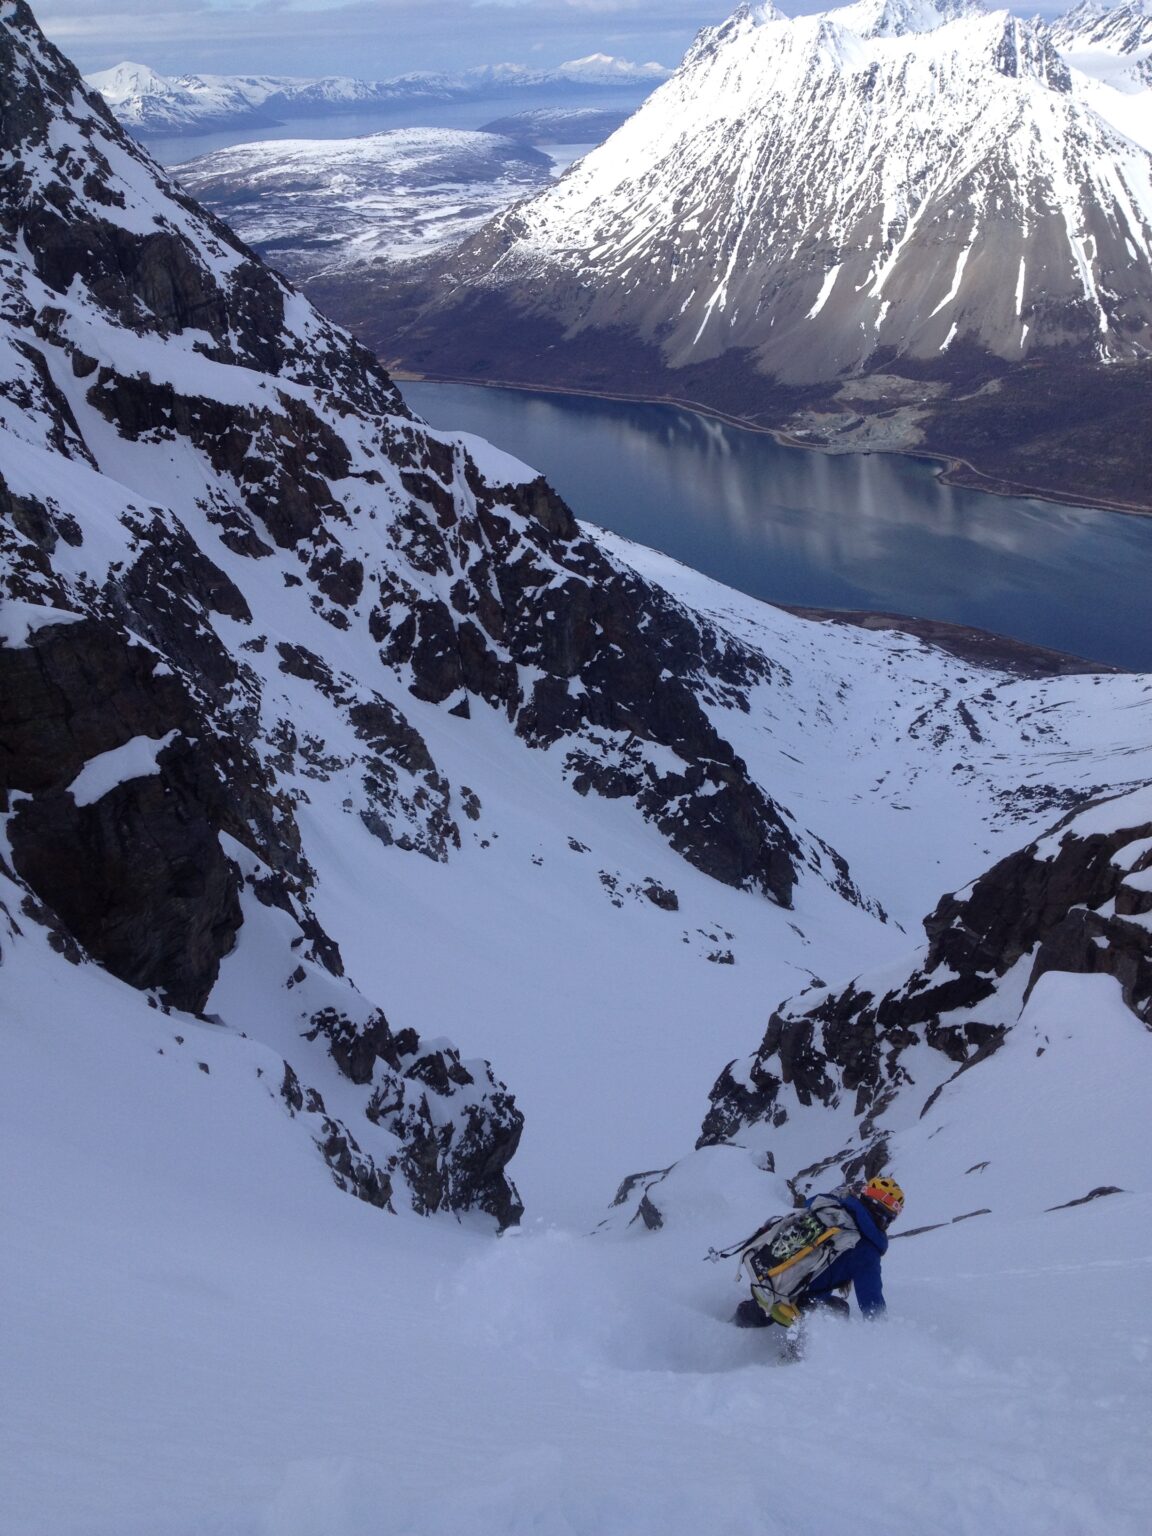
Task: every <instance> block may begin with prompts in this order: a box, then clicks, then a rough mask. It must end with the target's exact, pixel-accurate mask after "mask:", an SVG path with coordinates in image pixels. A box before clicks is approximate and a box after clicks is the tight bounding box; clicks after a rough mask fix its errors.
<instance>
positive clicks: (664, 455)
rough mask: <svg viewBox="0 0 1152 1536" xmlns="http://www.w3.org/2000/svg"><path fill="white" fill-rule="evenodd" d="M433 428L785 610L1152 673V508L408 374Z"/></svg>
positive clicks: (682, 415) (666, 416) (569, 398)
mask: <svg viewBox="0 0 1152 1536" xmlns="http://www.w3.org/2000/svg"><path fill="white" fill-rule="evenodd" d="M401 387H402V388H403V391H404V394H405V396H406V397H407V399H408V400H409V401H410V402H411V405H412V408H413V409H414V410H415V411H418V412H419V413H420V415H422V416H423V417H424V418H425V419H426V420H427V421H429V422H430V423H431V424H432V425H433V426H436V427H441V428H454V429H460V430H463V431H468V432H478V433H480V434H481V435H482V436H483V437H486V438H488V439H489V440H490V441H491V442H494V443H496V444H497V445H498V446H499V447H501V448H504V449H507V451H508V452H510V453H514V454H516V455H517V457H518V458H521V459H524V460H525V461H526V462H527V463H529V464H531V465H533V466H534V467H536V468H538V469H540V470H542V471H543V472H544V474H546V475H547V477H548V479H549V480H550V481H551V482H552V484H553V485H554V486H555V487H556V489H557V490H558V491H559V492H560V494H561V495H562V496H563V497H564V499H565V500H566V501H567V502H568V504H569V505H570V506H571V507H572V509H573V511H574V512H575V513H576V515H577V516H578V517H580V518H583V519H585V520H586V521H588V522H592V523H598V524H600V525H601V526H602V527H605V528H611V529H612V530H613V531H614V532H616V533H622V534H624V535H626V536H627V537H628V538H630V539H635V540H637V541H638V542H639V543H641V544H647V545H650V546H652V547H653V548H656V549H660V550H663V551H664V552H665V553H666V554H669V555H672V556H674V557H675V558H676V559H677V560H680V561H682V562H683V563H684V564H685V565H690V566H693V567H695V569H697V570H700V571H704V572H706V573H707V574H708V575H709V576H714V577H716V578H717V579H718V580H720V581H723V582H726V583H727V584H728V585H729V586H733V587H737V588H739V590H740V591H742V592H747V593H750V594H751V595H752V596H753V597H759V598H764V599H766V600H767V601H769V602H779V603H797V604H810V605H812V606H815V607H821V608H858V609H878V610H882V611H886V612H894V613H905V614H912V615H915V616H916V617H919V618H931V619H944V620H948V621H950V622H952V623H957V624H972V625H976V626H978V627H979V628H981V629H988V630H992V631H993V632H994V633H996V634H1002V635H1011V636H1013V637H1014V638H1016V639H1018V640H1025V641H1029V642H1030V643H1032V644H1036V645H1046V646H1051V647H1053V648H1054V649H1056V650H1061V651H1068V652H1070V653H1072V654H1073V655H1077V656H1085V657H1088V658H1090V659H1091V660H1093V661H1102V662H1110V663H1112V664H1114V665H1117V666H1122V667H1131V668H1135V669H1138V670H1141V671H1145V670H1152V518H1145V517H1135V516H1131V515H1125V514H1123V513H1116V512H1097V511H1091V510H1087V509H1080V508H1077V507H1060V506H1055V505H1053V504H1051V503H1048V502H1040V501H1032V500H1027V499H1024V498H1016V497H1004V496H990V495H986V494H982V493H981V492H979V491H970V490H963V489H959V488H956V487H953V486H948V485H944V484H942V483H941V481H940V479H939V477H938V467H937V466H935V465H933V464H932V463H930V462H928V461H926V460H916V459H909V458H904V457H901V456H899V455H895V454H846V455H840V456H832V455H829V454H823V453H816V452H812V451H811V450H806V449H803V448H786V447H782V446H781V445H780V444H779V443H777V442H775V441H774V440H773V439H772V438H771V437H768V436H767V435H766V434H764V433H759V432H748V431H743V430H741V429H740V428H738V427H732V426H729V425H727V424H726V423H724V422H719V421H714V420H711V419H709V418H708V417H704V416H698V415H694V414H693V413H692V412H690V411H683V410H677V409H676V408H674V407H671V406H658V405H638V404H630V403H621V402H617V401H606V400H593V399H587V398H584V397H581V396H577V395H538V394H532V393H529V392H527V391H521V390H503V389H480V388H473V387H469V386H465V385H458V384H423V383H421V384H404V385H402V386H401Z"/></svg>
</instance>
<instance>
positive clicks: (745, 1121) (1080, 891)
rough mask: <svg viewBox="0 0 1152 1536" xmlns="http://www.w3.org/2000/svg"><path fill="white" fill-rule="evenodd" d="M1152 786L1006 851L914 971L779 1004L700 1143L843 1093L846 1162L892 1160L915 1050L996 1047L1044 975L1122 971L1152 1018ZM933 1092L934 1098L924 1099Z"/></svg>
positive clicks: (1131, 995)
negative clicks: (847, 1117)
mask: <svg viewBox="0 0 1152 1536" xmlns="http://www.w3.org/2000/svg"><path fill="white" fill-rule="evenodd" d="M1150 913H1152V795H1150V794H1149V792H1148V791H1138V792H1136V793H1135V794H1129V795H1124V796H1120V797H1118V798H1116V799H1114V800H1111V801H1103V802H1098V803H1096V804H1094V805H1091V806H1089V807H1088V808H1087V809H1082V810H1080V811H1077V812H1075V813H1073V814H1071V815H1069V816H1067V817H1065V818H1064V819H1063V820H1062V821H1060V822H1059V823H1057V825H1056V827H1055V828H1054V829H1053V830H1052V831H1051V832H1050V833H1049V834H1048V835H1047V836H1045V837H1043V838H1040V839H1038V840H1037V841H1036V842H1034V843H1030V844H1029V845H1028V846H1027V847H1026V848H1023V849H1020V850H1019V851H1018V852H1016V853H1013V854H1010V855H1009V856H1008V857H1007V858H1005V859H1002V860H1001V861H1000V862H999V863H998V864H996V865H995V866H993V868H992V869H990V870H989V871H988V872H987V873H986V874H984V875H982V876H981V877H980V879H978V880H977V881H975V882H974V884H973V885H971V886H970V887H968V889H967V890H964V891H961V892H959V893H957V894H955V895H950V896H945V897H944V898H943V900H942V901H941V902H940V903H939V905H938V906H937V908H936V910H935V911H934V912H933V913H932V914H931V915H930V916H929V917H927V918H926V919H925V922H924V928H925V933H926V935H927V939H928V943H927V946H926V948H925V949H924V950H923V951H922V953H921V956H920V958H919V961H918V963H917V965H916V966H915V968H914V969H913V970H912V972H911V974H910V975H909V976H908V977H907V978H906V979H905V980H904V981H903V982H901V983H900V984H899V985H898V986H895V987H892V986H890V985H889V986H886V987H884V988H883V989H881V987H879V986H876V985H875V984H870V982H869V978H868V977H867V976H863V977H858V978H856V979H855V980H854V981H852V982H851V983H849V985H848V986H847V987H845V988H844V989H843V990H841V991H839V992H830V991H828V990H827V989H821V991H822V993H823V995H822V996H821V997H820V998H819V1000H818V1001H815V1000H812V999H811V998H809V1000H808V1002H807V1003H806V1002H805V994H803V993H802V994H801V995H800V997H798V998H796V999H793V1000H792V1001H791V1002H790V1003H788V1004H785V1005H783V1006H782V1007H781V1008H779V1009H777V1010H776V1011H775V1012H774V1013H773V1014H772V1017H771V1019H770V1020H769V1024H768V1029H767V1031H766V1033H765V1035H764V1039H763V1041H762V1042H761V1045H760V1048H759V1050H758V1051H757V1053H756V1055H755V1056H753V1057H752V1058H750V1059H749V1060H747V1061H743V1062H730V1063H729V1065H728V1066H727V1067H726V1068H725V1069H724V1071H723V1072H722V1073H721V1075H720V1077H719V1079H718V1080H717V1082H716V1084H715V1086H714V1087H713V1089H712V1093H711V1108H710V1110H709V1112H708V1115H707V1117H706V1119H705V1121H704V1125H703V1128H702V1133H701V1136H700V1139H699V1142H698V1145H699V1146H709V1145H713V1144H716V1143H719V1142H724V1141H730V1140H733V1139H739V1138H740V1136H741V1134H742V1133H743V1132H744V1131H745V1130H746V1129H747V1128H749V1127H751V1126H753V1125H761V1126H764V1127H776V1128H779V1127H780V1126H782V1125H783V1124H784V1123H785V1122H786V1121H787V1120H788V1118H789V1117H790V1115H794V1114H795V1113H796V1112H797V1110H798V1109H801V1108H810V1107H812V1106H814V1105H822V1106H825V1107H829V1108H836V1107H838V1106H840V1105H849V1106H850V1107H851V1114H852V1116H853V1118H854V1119H855V1121H856V1122H857V1130H856V1135H855V1137H854V1142H855V1147H856V1149H855V1150H854V1151H853V1152H852V1153H851V1156H849V1155H848V1154H847V1153H844V1152H838V1153H837V1154H836V1155H835V1157H833V1158H831V1159H830V1161H833V1162H834V1161H838V1160H841V1159H846V1160H843V1161H842V1166H843V1168H844V1171H845V1173H846V1174H849V1173H852V1174H854V1173H857V1172H859V1171H860V1170H861V1169H864V1171H866V1172H872V1171H874V1170H875V1169H876V1168H879V1167H880V1166H882V1165H883V1160H884V1158H883V1141H884V1138H883V1134H882V1133H881V1132H880V1131H879V1130H878V1122H879V1121H880V1118H881V1116H882V1114H883V1111H884V1110H886V1109H887V1108H888V1106H889V1105H890V1104H891V1103H892V1100H893V1098H894V1097H895V1095H896V1093H897V1092H898V1091H899V1090H900V1088H901V1086H902V1085H903V1084H904V1083H905V1082H906V1081H908V1080H909V1079H908V1074H907V1072H906V1071H905V1068H904V1066H903V1064H902V1058H903V1057H904V1055H905V1053H906V1052H907V1051H909V1050H910V1049H912V1048H914V1047H920V1046H924V1045H926V1046H928V1047H929V1048H930V1049H932V1050H934V1051H938V1052H940V1053H941V1054H942V1055H943V1056H944V1057H945V1058H947V1060H948V1061H951V1062H954V1063H955V1064H956V1070H957V1071H967V1070H969V1069H970V1068H972V1067H973V1066H975V1065H977V1064H978V1063H979V1062H981V1061H983V1060H985V1059H986V1058H987V1057H988V1056H990V1055H992V1054H993V1053H994V1052H995V1051H996V1049H997V1047H998V1046H999V1045H1000V1044H1001V1043H1002V1041H1003V1040H1004V1038H1005V1036H1006V1034H1007V1032H1008V1031H1009V1030H1010V1029H1011V1028H1012V1026H1013V1024H1014V1022H1015V1020H1016V1018H1017V1017H1018V1015H1019V1013H1020V1009H1021V1006H1022V1004H1023V1003H1024V1002H1026V1001H1027V999H1028V997H1029V995H1030V993H1031V991H1032V989H1033V987H1034V986H1035V985H1036V982H1037V981H1038V980H1039V978H1040V977H1041V976H1043V975H1045V974H1046V973H1048V972H1050V971H1068V972H1076V973H1098V974H1105V975H1110V976H1113V977H1115V978H1116V980H1117V981H1118V982H1119V984H1120V986H1121V989H1122V992H1123V996H1124V1000H1125V1002H1126V1003H1127V1004H1128V1006H1129V1008H1131V1009H1132V1011H1133V1013H1135V1014H1136V1016H1137V1017H1138V1018H1139V1019H1141V1020H1142V1021H1143V1022H1144V1023H1145V1024H1146V1025H1148V1026H1149V1027H1152V923H1150V922H1149V921H1148V916H1149V914H1150ZM925 1107H926V1106H925Z"/></svg>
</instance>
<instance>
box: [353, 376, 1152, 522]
mask: <svg viewBox="0 0 1152 1536" xmlns="http://www.w3.org/2000/svg"><path fill="white" fill-rule="evenodd" d="M381 361H382V362H383V364H384V367H385V368H386V369H387V370H388V374H389V376H390V378H392V380H393V381H394V382H395V383H398V384H400V383H410V384H461V385H464V386H466V387H469V388H473V389H506V390H517V391H519V392H520V393H522V394H537V395H574V396H577V397H579V398H582V399H586V400H610V401H614V402H616V403H617V404H621V405H666V406H672V407H674V408H675V409H677V410H682V411H690V412H691V413H692V414H693V415H694V416H703V417H705V418H707V419H709V420H712V421H721V422H724V423H725V425H727V426H730V427H736V428H737V429H738V430H739V431H741V432H757V433H761V434H763V435H765V436H768V437H771V438H773V439H774V440H775V441H776V442H777V443H779V444H780V445H781V447H784V448H803V449H806V450H807V451H808V452H810V453H823V454H827V455H829V456H830V457H833V458H840V457H843V456H845V455H848V454H870V453H886V454H894V455H896V456H897V457H899V458H905V459H924V460H927V461H929V462H931V463H933V464H938V465H941V466H942V468H941V469H940V470H939V471H938V474H939V478H940V480H941V482H942V483H943V484H944V485H955V486H957V487H958V488H959V489H962V490H969V491H978V492H979V493H980V494H981V495H985V496H1002V497H1013V498H1017V499H1019V498H1024V499H1027V500H1029V501H1043V502H1047V503H1048V504H1049V505H1051V506H1058V507H1070V508H1073V509H1074V510H1076V511H1080V512H1109V513H1118V514H1120V515H1122V516H1125V517H1152V507H1147V506H1143V505H1141V504H1138V503H1136V502H1123V501H1109V500H1108V499H1107V498H1105V497H1101V498H1099V499H1098V500H1096V501H1085V500H1084V499H1083V498H1076V497H1072V496H1061V495H1060V493H1059V492H1058V491H1052V490H1037V489H1036V488H1035V487H1033V486H1029V485H1024V484H1020V483H1017V482H1014V481H1010V480H996V479H993V478H992V477H991V476H987V475H985V474H984V473H983V472H982V471H981V470H979V469H977V468H976V466H975V465H974V464H973V463H971V461H970V460H968V459H962V458H959V457H957V456H956V455H954V454H946V453H937V452H934V451H933V450H932V449H929V448H884V447H879V446H877V447H874V448H836V447H833V446H831V445H830V444H828V443H813V442H809V441H806V440H805V439H804V438H800V437H795V436H793V435H792V434H791V433H789V432H787V431H785V430H784V429H783V428H782V427H768V426H764V425H763V424H762V423H759V422H755V421H751V420H749V418H748V417H746V416H733V415H732V414H731V413H730V412H728V411H721V410H719V409H717V408H716V407H714V406H709V405H702V404H701V403H700V402H699V401H696V400H682V399H679V398H677V397H676V396H673V395H636V394H622V393H615V392H610V391H608V390H603V389H582V388H580V387H579V386H577V385H562V384H534V383H533V384H528V383H515V382H513V381H511V380H509V379H478V378H470V377H465V376H463V375H460V374H446V373H417V372H415V371H414V370H413V369H411V368H404V367H401V366H395V367H394V366H393V365H392V364H391V363H390V362H389V361H388V360H387V359H386V358H382V359H381ZM959 470H966V471H967V472H968V474H969V475H971V476H973V477H975V482H977V483H974V482H973V480H968V479H963V478H960V479H957V478H956V472H957V471H959Z"/></svg>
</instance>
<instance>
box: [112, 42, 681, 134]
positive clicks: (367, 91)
mask: <svg viewBox="0 0 1152 1536" xmlns="http://www.w3.org/2000/svg"><path fill="white" fill-rule="evenodd" d="M670 73H671V71H670V70H668V69H665V68H664V66H663V65H661V64H654V63H649V64H634V63H632V62H630V61H629V60H627V59H617V58H613V57H611V56H610V55H608V54H604V53H593V54H589V55H588V57H587V58H583V59H570V60H568V61H567V62H566V63H563V64H560V65H557V67H556V68H555V69H550V70H532V69H527V68H524V67H523V66H522V65H519V64H496V65H488V66H485V67H483V68H479V69H470V70H465V71H464V72H462V73H460V74H442V73H425V72H420V73H416V74H407V75H397V76H394V77H393V78H391V79H388V80H358V79H352V78H348V77H346V76H341V75H330V76H326V77H324V78H323V79H300V78H296V77H294V76H286V75H200V74H189V75H178V76H169V75H160V74H157V73H156V71H155V70H153V69H150V68H149V67H148V66H147V65H146V64H132V63H128V62H125V63H122V64H117V65H116V66H115V67H114V68H112V69H106V70H101V71H99V72H98V73H96V74H93V75H89V76H88V77H87V83H88V84H89V85H91V86H93V87H95V89H96V90H98V91H99V92H100V94H101V95H102V96H103V97H104V100H105V101H106V102H107V103H108V105H109V106H110V107H111V108H112V110H113V112H114V113H115V114H116V116H117V118H119V120H120V122H121V123H122V124H123V125H124V127H126V128H128V129H129V130H130V131H131V132H132V133H135V134H140V135H145V136H147V135H149V134H155V135H160V134H164V135H172V134H182V133H188V134H195V133H205V132H208V131H213V132H215V131H219V130H223V129H229V128H237V129H248V128H259V127H262V126H268V127H272V126H275V125H276V124H277V123H278V122H279V121H280V119H281V118H283V117H328V116H332V115H335V114H339V113H342V112H363V111H371V110H373V109H377V108H378V109H380V110H387V109H389V108H394V107H404V106H409V105H412V104H414V103H415V104H419V103H420V102H428V103H429V104H432V103H443V102H453V101H468V100H483V99H485V98H486V97H489V96H497V95H499V96H506V95H509V94H516V93H518V92H520V91H523V92H524V93H525V94H526V95H527V94H532V93H539V92H542V91H547V92H548V93H549V94H551V95H556V96H567V95H579V94H580V93H582V92H586V91H594V92H597V93H603V92H605V91H607V92H612V91H619V90H627V91H631V92H635V91H636V90H637V88H639V89H641V90H643V89H645V88H648V89H652V88H653V87H655V86H657V85H659V84H660V83H661V82H662V81H663V80H665V79H667V78H668V76H669V74H670Z"/></svg>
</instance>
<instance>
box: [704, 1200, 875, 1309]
mask: <svg viewBox="0 0 1152 1536" xmlns="http://www.w3.org/2000/svg"><path fill="white" fill-rule="evenodd" d="M903 1209H904V1191H903V1190H902V1189H901V1188H900V1186H899V1184H897V1182H896V1180H895V1179H890V1178H886V1177H881V1178H874V1179H869V1180H868V1182H867V1183H866V1184H865V1185H864V1187H863V1188H862V1189H861V1188H856V1189H841V1190H837V1191H835V1192H834V1193H833V1194H829V1195H814V1196H813V1197H812V1198H811V1199H810V1200H808V1201H807V1202H806V1204H805V1208H804V1210H803V1211H800V1212H794V1213H792V1214H791V1215H789V1216H782V1217H779V1218H777V1219H776V1220H775V1221H772V1222H770V1223H769V1224H768V1225H767V1226H766V1227H763V1228H761V1230H760V1231H759V1232H757V1233H756V1234H755V1235H754V1236H753V1237H752V1238H750V1239H749V1240H748V1241H747V1242H746V1243H745V1244H743V1245H742V1265H743V1267H746V1268H747V1269H748V1270H749V1272H750V1273H751V1275H752V1277H753V1279H752V1295H751V1296H750V1297H749V1298H748V1299H747V1300H745V1301H742V1302H741V1303H740V1305H739V1307H738V1308H737V1309H736V1316H735V1318H734V1319H733V1321H734V1322H736V1323H737V1324H739V1326H741V1327H743V1328H767V1327H769V1326H770V1325H771V1324H772V1323H779V1324H781V1325H782V1326H784V1327H785V1328H787V1327H790V1326H791V1325H792V1324H793V1323H795V1322H796V1321H797V1319H798V1318H799V1317H800V1314H801V1313H803V1312H808V1311H813V1310H815V1309H823V1310H825V1311H830V1312H837V1313H840V1314H842V1315H844V1316H847V1315H848V1311H849V1307H848V1302H847V1300H846V1299H845V1297H844V1295H843V1294H837V1293H843V1292H845V1291H847V1290H848V1288H849V1286H852V1287H854V1288H855V1291H856V1304H857V1306H858V1307H859V1308H860V1311H861V1314H862V1315H863V1316H864V1317H876V1316H878V1315H879V1314H880V1313H882V1312H883V1311H884V1287H883V1284H882V1282H881V1276H880V1260H881V1257H882V1256H883V1254H884V1253H885V1252H886V1251H887V1248H888V1236H887V1230H888V1227H889V1225H890V1223H891V1222H893V1221H894V1220H895V1219H896V1217H897V1216H899V1214H900V1212H901V1211H902V1210H903Z"/></svg>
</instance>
